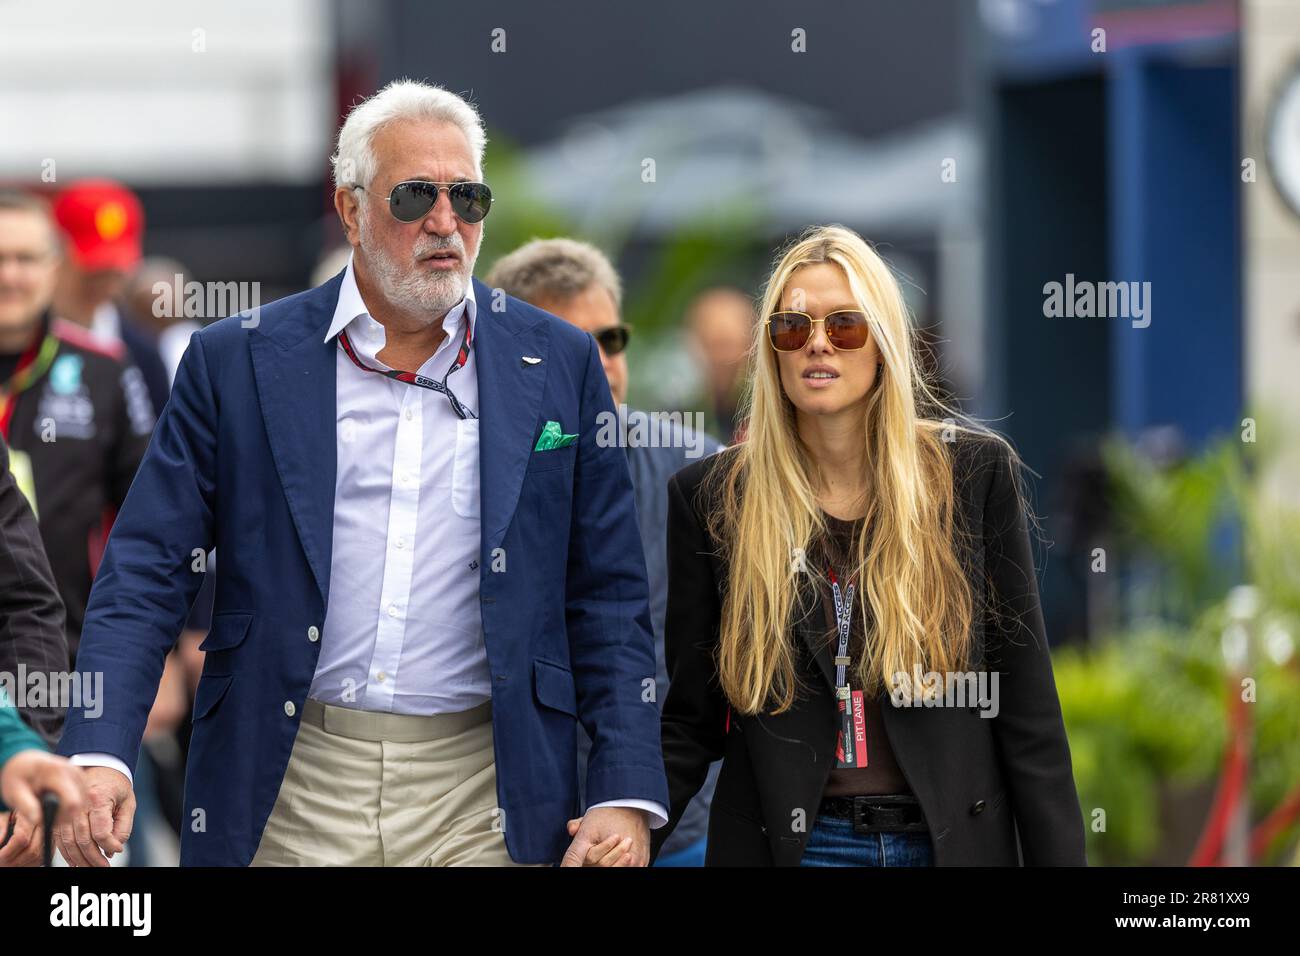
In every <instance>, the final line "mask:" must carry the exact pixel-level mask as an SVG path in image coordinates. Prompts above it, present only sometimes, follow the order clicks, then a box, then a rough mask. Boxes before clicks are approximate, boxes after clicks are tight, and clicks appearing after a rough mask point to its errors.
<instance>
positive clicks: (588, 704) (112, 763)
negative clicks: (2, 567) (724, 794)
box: [58, 80, 668, 866]
mask: <svg viewBox="0 0 1300 956" xmlns="http://www.w3.org/2000/svg"><path fill="white" fill-rule="evenodd" d="M485 143H486V136H485V133H484V130H483V124H482V119H481V117H480V116H479V113H478V111H477V110H476V109H475V108H474V106H472V105H471V104H470V103H468V102H467V101H466V100H464V99H462V98H461V97H459V96H456V95H455V94H453V93H450V92H448V91H447V90H444V89H442V88H441V87H436V86H431V85H429V84H425V83H419V82H415V81H409V80H407V81H397V82H394V83H391V84H389V85H388V86H386V87H385V88H384V89H382V90H380V91H379V92H378V93H376V94H375V95H374V96H373V97H371V98H370V99H368V100H366V101H364V102H363V103H360V104H358V105H357V106H356V107H354V108H353V109H352V110H351V111H350V112H349V114H348V117H347V119H346V120H345V121H344V123H343V126H342V128H341V129H340V131H339V136H338V143H337V153H336V155H335V156H334V158H333V172H334V181H335V187H336V190H335V208H336V211H337V212H338V214H339V218H340V220H341V222H342V224H343V226H344V230H345V233H346V235H347V238H348V242H349V243H350V244H351V245H352V247H353V255H352V258H351V260H350V262H349V264H348V265H347V267H346V268H345V269H344V270H343V271H342V272H340V273H339V274H338V275H336V276H335V277H334V278H333V279H331V280H330V281H329V282H328V283H326V284H325V285H323V286H320V287H318V288H315V289H312V290H309V291H307V292H303V293H300V294H298V295H294V296H291V297H289V298H286V299H282V300H280V301H278V302H273V303H270V304H268V305H264V306H261V307H260V309H259V310H258V311H257V312H256V313H255V314H252V315H234V316H230V317H227V318H225V319H222V320H219V321H217V322H214V323H213V324H211V325H209V326H207V327H206V328H204V329H203V330H202V331H200V332H198V333H196V334H195V335H194V337H193V339H192V341H191V344H190V347H189V349H187V350H186V353H185V357H184V358H183V359H182V362H181V367H180V369H179V370H178V371H177V374H176V382H175V387H174V391H173V394H172V398H171V400H170V401H169V402H168V404H167V406H166V408H165V409H164V411H163V415H162V418H161V420H160V421H159V424H158V429H157V432H156V434H155V437H154V440H153V443H152V445H151V446H150V449H149V452H148V453H147V454H146V456H145V460H144V462H143V463H142V465H141V468H140V473H139V475H138V477H137V479H136V482H135V484H134V486H133V487H132V489H131V493H130V495H129V496H128V498H127V501H126V504H125V506H124V507H123V509H122V512H121V514H120V515H119V516H118V520H117V522H116V524H115V525H114V528H113V534H112V537H111V538H110V540H109V544H108V549H107V553H106V554H105V557H104V565H103V570H102V572H101V576H100V578H99V580H98V581H97V583H96V586H95V590H94V593H93V595H92V597H91V604H90V608H89V610H88V612H87V621H86V628H85V633H84V640H83V644H82V648H81V653H80V657H79V659H78V668H79V669H80V670H82V671H83V672H92V673H93V672H102V673H103V674H104V682H105V687H106V693H105V713H104V715H103V717H102V718H101V719H93V718H91V717H90V716H89V715H88V714H86V713H85V711H84V709H82V708H78V707H72V708H70V709H69V711H68V716H67V719H66V721H65V727H64V733H63V738H62V740H61V741H60V744H59V750H60V752H61V753H64V754H76V755H78V759H79V760H82V761H84V762H86V763H93V764H95V766H93V767H91V768H90V769H88V770H87V773H88V774H91V775H92V777H91V787H90V799H89V810H88V812H87V813H85V814H83V815H82V816H81V817H80V818H79V821H78V823H77V826H76V831H79V832H80V833H81V834H82V835H84V834H85V833H86V832H87V831H89V835H90V840H86V839H81V840H78V839H77V835H78V833H77V832H74V828H72V827H68V826H61V827H59V828H58V846H59V849H60V852H61V853H62V854H63V855H64V856H65V857H66V858H67V859H68V861H69V862H70V863H71V864H73V865H76V866H104V865H106V864H107V857H106V854H112V853H115V852H117V851H118V850H119V849H120V847H121V845H122V839H123V837H124V836H125V834H126V833H127V832H129V831H130V829H131V825H132V818H133V810H134V800H135V798H134V795H133V793H132V772H133V770H132V765H133V764H134V763H135V761H136V757H137V753H138V749H139V744H140V738H141V735H142V734H143V732H144V728H145V717H146V711H147V703H146V702H147V701H148V700H149V699H151V698H152V696H153V695H154V693H155V691H156V689H157V685H158V681H159V678H160V677H161V673H162V655H163V652H164V650H165V649H166V648H167V647H169V646H170V645H171V643H172V642H173V641H174V637H173V635H174V634H175V633H176V631H177V630H179V628H180V625H181V622H182V621H183V620H184V617H185V613H186V611H187V609H188V607H189V604H190V602H191V601H192V600H193V597H194V594H195V592H196V590H197V588H198V580H197V578H196V577H195V576H194V575H192V574H190V573H189V571H188V568H187V564H186V560H187V558H188V556H189V555H191V554H192V553H194V552H195V550H196V549H206V548H210V547H213V546H215V547H216V548H217V549H218V551H219V553H220V562H221V563H220V568H221V570H220V574H221V578H222V587H221V588H220V589H219V592H218V600H217V606H216V608H215V609H214V614H213V617H212V627H211V630H210V632H209V634H208V637H207V639H206V640H205V641H204V645H203V649H204V650H205V652H206V657H205V660H204V668H203V674H202V676H201V678H200V680H199V687H198V693H197V695H196V698H195V703H194V714H195V716H194V731H193V734H192V737H191V742H190V754H189V761H188V767H187V776H186V787H185V810H186V814H185V816H186V819H187V820H188V819H192V815H193V814H194V813H195V812H201V813H202V816H203V821H204V826H203V827H202V828H201V829H200V828H197V827H188V826H187V827H186V828H185V832H184V834H183V836H182V844H181V862H182V863H183V864H185V865H209V866H211V865H235V866H244V865H249V864H253V865H259V866H262V865H268V866H286V865H289V866H291V865H307V864H330V865H358V866H359V865H367V866H369V865H388V866H399V865H511V864H513V863H517V864H550V863H557V862H561V858H563V862H564V863H566V864H568V865H581V864H582V862H583V861H584V860H585V859H586V858H587V855H588V851H589V850H590V849H591V848H592V847H597V848H599V849H600V850H601V853H602V855H601V857H600V861H601V862H604V861H605V860H606V859H607V858H613V860H614V862H615V863H618V864H621V865H645V864H646V863H647V862H648V859H649V831H650V828H651V827H652V826H654V825H662V823H663V822H664V821H665V820H666V816H667V807H666V801H667V796H668V794H667V787H666V785H665V781H664V774H663V759H662V755H661V751H660V748H659V719H658V708H657V706H655V705H654V704H653V703H652V702H648V701H647V700H646V699H645V698H644V697H643V696H642V695H643V689H644V687H645V686H646V684H647V683H648V682H652V681H653V680H654V670H655V662H654V640H653V635H652V630H651V625H650V613H649V602H648V597H647V584H646V576H645V562H644V559H643V557H642V553H641V544H640V538H639V531H638V528H637V521H636V505H635V501H634V499H633V493H632V482H631V478H630V475H629V472H628V465H627V459H626V456H625V455H623V454H622V453H621V452H620V451H619V450H618V449H614V448H607V447H602V446H601V445H599V444H598V443H597V440H596V438H597V426H596V422H597V420H598V418H599V416H601V415H602V414H603V413H612V412H613V407H612V402H611V400H610V393H609V386H608V383H607V382H606V379H605V376H604V373H603V371H602V369H601V365H600V358H599V354H598V350H597V349H596V346H595V343H594V342H593V341H592V339H591V337H590V336H587V335H585V334H583V333H582V332H581V331H579V330H578V329H575V328H573V327H572V326H570V325H568V324H567V323H564V322H562V321H560V320H559V319H557V318H556V317H555V316H552V315H549V314H547V313H545V312H542V311H540V310H538V309H535V308H534V307H532V306H530V305H528V304H527V303H524V302H520V301H519V300H517V299H513V298H510V297H503V298H502V299H500V300H498V299H495V298H494V297H492V295H491V290H489V289H488V288H487V287H486V286H484V285H483V283H482V282H480V281H478V280H477V279H475V278H474V274H473V270H474V263H475V261H476V259H477V256H478V251H479V248H480V243H481V240H482V235H483V220H484V219H485V217H486V216H487V214H488V212H489V211H490V208H491V203H492V197H491V192H490V190H489V189H488V187H487V185H486V184H485V183H483V182H482V178H481V177H482V175H483V168H482V161H483V151H484V146H485ZM480 424H482V425H483V427H482V428H481V429H480ZM579 495H581V497H580V498H579ZM575 499H577V500H575ZM578 501H580V502H581V503H582V504H583V505H586V506H589V507H582V508H579V507H577V506H576V505H577V504H578ZM578 720H581V721H582V722H583V723H584V724H585V725H586V726H587V727H588V728H589V729H590V730H592V731H593V733H594V744H593V747H592V754H591V760H590V762H589V765H588V771H587V793H586V795H587V798H588V799H589V800H590V801H592V805H591V806H589V807H588V808H587V811H586V813H585V818H584V825H583V827H582V829H581V830H580V831H579V832H578V833H577V834H575V835H573V836H570V835H569V834H568V833H566V828H565V824H566V822H567V821H568V820H569V819H570V818H571V817H572V816H574V814H575V813H578V812H581V806H580V804H579V801H578V786H577V757H576V750H577V747H576V722H577V721H578ZM395 779H400V780H401V781H402V785H401V786H398V787H393V786H391V783H392V781H393V780H395Z"/></svg>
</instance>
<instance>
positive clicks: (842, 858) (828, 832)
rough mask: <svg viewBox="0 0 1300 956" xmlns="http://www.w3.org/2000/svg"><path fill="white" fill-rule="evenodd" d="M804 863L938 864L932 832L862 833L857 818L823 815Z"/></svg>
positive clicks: (813, 833)
mask: <svg viewBox="0 0 1300 956" xmlns="http://www.w3.org/2000/svg"><path fill="white" fill-rule="evenodd" d="M799 865H800V866H934V850H933V848H932V847H931V846H930V831H929V830H919V831H915V832H896V831H890V832H881V833H858V832H857V831H856V830H854V829H853V821H852V820H848V819H844V818H842V817H828V816H822V815H819V816H818V817H817V819H816V820H814V821H813V828H812V833H810V834H808V844H807V846H806V847H805V848H804V851H803V859H802V860H800V862H799Z"/></svg>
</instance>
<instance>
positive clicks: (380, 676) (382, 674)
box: [375, 671, 388, 684]
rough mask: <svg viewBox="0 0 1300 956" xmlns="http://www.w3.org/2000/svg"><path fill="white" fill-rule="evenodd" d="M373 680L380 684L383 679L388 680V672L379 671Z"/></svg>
mask: <svg viewBox="0 0 1300 956" xmlns="http://www.w3.org/2000/svg"><path fill="white" fill-rule="evenodd" d="M375 680H377V681H379V683H381V684H382V683H383V682H384V681H386V680H388V674H387V673H386V672H385V671H380V672H379V673H378V674H376V675H375Z"/></svg>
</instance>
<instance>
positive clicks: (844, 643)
mask: <svg viewBox="0 0 1300 956" xmlns="http://www.w3.org/2000/svg"><path fill="white" fill-rule="evenodd" d="M827 570H828V571H829V572H830V580H831V596H832V597H833V598H834V599H835V629H836V633H837V635H838V638H839V640H838V643H837V644H836V648H835V703H836V707H837V708H838V710H839V713H840V730H839V737H838V739H837V741H836V744H835V760H836V764H837V765H838V766H839V767H840V768H851V767H865V766H866V765H867V716H866V707H865V702H864V699H863V694H862V691H860V690H852V689H850V687H849V681H848V667H849V663H850V661H849V633H850V631H851V630H852V627H853V592H854V590H855V589H856V587H857V585H856V583H855V582H854V580H853V579H852V578H850V579H849V583H848V586H847V587H846V588H845V589H844V590H843V591H842V592H841V590H840V580H839V578H838V577H837V576H836V574H835V569H834V568H833V567H830V566H829V565H828V566H827Z"/></svg>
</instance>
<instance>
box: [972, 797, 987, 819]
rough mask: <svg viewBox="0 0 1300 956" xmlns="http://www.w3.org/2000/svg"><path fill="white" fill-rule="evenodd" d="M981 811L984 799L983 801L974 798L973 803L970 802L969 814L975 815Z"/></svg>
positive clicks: (982, 810)
mask: <svg viewBox="0 0 1300 956" xmlns="http://www.w3.org/2000/svg"><path fill="white" fill-rule="evenodd" d="M983 812H984V801H983V800H976V801H975V802H974V803H973V804H971V808H970V815H971V816H975V815H976V814H980V813H983Z"/></svg>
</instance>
